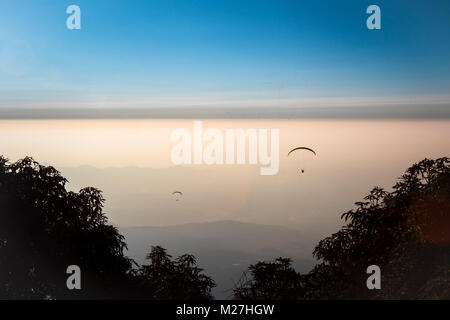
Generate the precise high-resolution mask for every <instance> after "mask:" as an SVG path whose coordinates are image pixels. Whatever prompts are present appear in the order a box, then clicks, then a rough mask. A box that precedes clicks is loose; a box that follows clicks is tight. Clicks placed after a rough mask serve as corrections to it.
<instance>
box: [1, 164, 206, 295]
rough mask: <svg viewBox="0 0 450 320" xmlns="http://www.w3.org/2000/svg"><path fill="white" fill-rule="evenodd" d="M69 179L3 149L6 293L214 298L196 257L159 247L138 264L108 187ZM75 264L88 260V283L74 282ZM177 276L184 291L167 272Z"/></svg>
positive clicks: (85, 273)
mask: <svg viewBox="0 0 450 320" xmlns="http://www.w3.org/2000/svg"><path fill="white" fill-rule="evenodd" d="M66 183H67V180H66V179H65V178H63V177H62V176H61V175H60V173H59V172H58V171H57V170H55V169H54V168H53V167H47V166H42V165H40V164H39V163H37V162H36V161H34V160H33V159H32V158H25V159H23V160H20V161H17V162H16V163H9V162H8V161H7V159H5V158H3V157H1V156H0V299H78V298H81V299H84V298H90V299H103V298H112V299H115V298H155V299H156V298H173V297H175V295H176V297H180V296H182V297H183V298H185V299H190V298H199V299H200V298H210V289H211V287H212V286H213V285H214V283H213V281H212V280H211V279H210V278H208V277H206V276H204V275H203V274H201V269H199V268H197V267H196V264H195V258H194V257H192V256H183V257H181V258H180V260H179V261H176V262H175V263H173V262H171V261H170V259H168V257H167V255H166V253H165V251H164V249H162V248H160V247H158V248H157V250H152V252H151V253H150V255H149V258H150V259H151V261H152V265H151V267H148V268H147V267H144V268H141V269H139V268H138V266H137V264H136V263H135V262H134V261H133V260H131V259H129V258H127V257H126V256H125V255H124V251H125V249H126V244H125V239H124V237H123V236H122V235H120V234H119V232H118V230H117V228H116V227H114V226H112V225H109V224H107V217H106V216H105V214H104V213H103V202H104V199H103V196H102V194H101V192H100V191H99V190H97V189H95V188H84V189H82V190H80V192H78V193H75V192H71V191H67V190H66V188H65V185H66ZM69 265H78V266H79V267H80V268H81V272H82V277H81V279H82V290H73V291H70V290H68V289H67V286H66V280H67V277H68V276H69V275H68V274H66V269H67V267H68V266H69ZM156 273H158V274H159V277H160V278H161V279H156ZM183 273H185V274H183ZM174 275H175V277H174ZM171 277H174V279H176V281H181V280H182V282H180V287H179V288H178V291H175V290H174V283H173V282H170V281H168V280H163V279H171ZM142 283H146V285H145V286H143V285H142ZM167 283H169V284H170V285H167ZM159 285H162V286H164V287H157V286H159ZM144 287H145V289H146V290H144V289H143V288H144Z"/></svg>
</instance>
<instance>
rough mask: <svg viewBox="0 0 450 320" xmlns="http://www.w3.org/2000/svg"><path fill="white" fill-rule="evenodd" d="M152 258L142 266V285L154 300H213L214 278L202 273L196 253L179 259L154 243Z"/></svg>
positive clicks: (149, 256) (140, 272)
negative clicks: (173, 257)
mask: <svg viewBox="0 0 450 320" xmlns="http://www.w3.org/2000/svg"><path fill="white" fill-rule="evenodd" d="M147 259H148V260H149V261H150V263H149V264H148V265H143V266H142V267H141V268H140V269H139V276H140V278H141V282H140V288H141V289H143V293H144V295H145V296H147V297H149V298H151V299H179V300H187V299H189V300H191V299H194V300H201V299H211V298H212V295H211V289H212V288H213V287H214V286H215V283H214V281H213V280H212V279H211V278H210V277H208V276H206V275H204V274H203V273H202V271H203V270H202V269H201V268H199V267H198V266H197V259H196V258H195V257H194V256H193V255H189V254H184V255H182V256H180V257H178V258H177V259H175V260H172V256H171V255H169V254H167V251H166V250H165V249H164V248H162V247H160V246H152V248H151V251H150V253H149V254H148V255H147Z"/></svg>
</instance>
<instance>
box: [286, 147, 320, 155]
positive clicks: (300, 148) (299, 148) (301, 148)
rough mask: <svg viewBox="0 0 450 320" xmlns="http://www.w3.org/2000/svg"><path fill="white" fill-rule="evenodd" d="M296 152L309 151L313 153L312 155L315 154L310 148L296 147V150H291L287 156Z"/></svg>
mask: <svg viewBox="0 0 450 320" xmlns="http://www.w3.org/2000/svg"><path fill="white" fill-rule="evenodd" d="M297 150H308V151H311V152H312V153H314V155H316V152H315V151H314V150H313V149H311V148H308V147H298V148H294V149H292V150H291V151H289V153H288V156H289V155H290V154H291V153H292V152H294V151H297Z"/></svg>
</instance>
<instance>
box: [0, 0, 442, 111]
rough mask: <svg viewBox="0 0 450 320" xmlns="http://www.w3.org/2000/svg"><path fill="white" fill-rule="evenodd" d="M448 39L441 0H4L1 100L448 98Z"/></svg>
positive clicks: (127, 102)
mask: <svg viewBox="0 0 450 320" xmlns="http://www.w3.org/2000/svg"><path fill="white" fill-rule="evenodd" d="M72 4H76V5H78V6H79V7H80V8H81V29H80V30H69V29H67V27H66V19H67V17H68V16H69V15H68V14H67V13H66V8H67V7H68V6H69V5H72ZM371 4H376V5H378V6H379V7H380V8H381V27H382V28H381V30H368V29H367V27H366V19H367V18H368V16H369V15H368V14H367V13H366V8H367V7H368V6H369V5H371ZM448 39H450V2H448V1H445V0H442V1H441V0H435V1H414V0H412V1H400V0H389V1H382V0H370V1H365V0H361V1H351V0H339V1H332V0H327V1H299V0H297V1H282V0H277V1H265V0H245V1H243V0H239V1H235V0H189V1H188V0H180V1H172V0H161V1H160V0H155V1H146V0H145V1H144V0H143V1H140V0H133V1H129V0H128V1H124V0H114V1H105V0H95V1H90V0H71V1H65V0H1V2H0V108H2V107H3V108H5V107H6V108H14V107H33V106H39V107H43V106H51V107H67V106H71V107H74V106H75V107H84V106H100V107H103V106H120V107H125V108H127V107H136V106H157V105H164V106H166V105H167V106H170V105H172V104H173V105H177V104H179V101H182V103H185V104H188V105H195V104H198V103H203V104H206V105H207V104H208V103H214V102H217V101H223V100H231V101H233V100H235V101H261V100H265V99H266V100H270V101H275V102H274V103H276V101H277V100H278V101H280V100H283V99H287V100H289V99H325V100H326V101H328V100H329V99H334V98H339V99H342V98H344V99H345V98H347V97H351V98H355V97H362V98H370V99H374V98H375V99H378V98H379V99H380V100H383V99H384V100H386V99H389V98H392V99H398V97H409V99H410V98H411V97H421V98H422V99H423V97H425V100H426V99H428V98H429V97H432V98H430V99H434V98H435V97H442V96H446V97H448V95H449V92H450V90H449V89H450V72H449V71H450V62H449V61H450V42H449V41H448ZM327 99H328V100H327ZM438 99H441V98H438ZM445 99H447V98H445ZM384 100H383V101H384ZM441 100H442V99H441ZM307 101H309V100H307ZM447 101H450V99H449V100H447Z"/></svg>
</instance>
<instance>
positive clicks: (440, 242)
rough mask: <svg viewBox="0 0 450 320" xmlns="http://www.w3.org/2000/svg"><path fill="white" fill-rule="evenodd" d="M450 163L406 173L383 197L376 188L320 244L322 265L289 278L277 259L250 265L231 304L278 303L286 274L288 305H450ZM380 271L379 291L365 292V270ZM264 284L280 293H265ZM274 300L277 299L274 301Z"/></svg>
mask: <svg viewBox="0 0 450 320" xmlns="http://www.w3.org/2000/svg"><path fill="white" fill-rule="evenodd" d="M449 163H450V160H449V159H448V158H446V157H444V158H440V159H436V160H429V159H425V160H422V161H421V162H419V163H417V164H414V165H413V166H411V167H410V168H409V169H408V170H407V171H406V172H405V174H403V175H402V176H401V177H400V178H399V179H398V181H397V183H396V184H395V185H394V186H393V188H392V191H391V192H388V191H386V190H383V189H382V188H380V187H375V188H374V189H372V191H371V192H370V193H369V195H367V196H366V197H365V198H364V200H363V201H361V202H357V203H356V209H353V210H350V211H348V212H345V213H344V214H342V219H344V221H346V222H347V224H346V225H345V226H344V227H342V228H341V230H339V231H338V232H336V233H334V234H332V235H331V236H329V237H327V238H325V239H323V240H322V241H320V242H319V244H318V245H317V246H316V248H315V250H314V255H315V257H316V258H318V259H319V261H320V263H319V264H318V265H316V267H315V268H314V269H313V270H312V271H311V272H309V273H308V274H304V275H300V274H297V276H294V275H293V274H292V269H291V267H290V265H289V264H286V263H285V265H284V266H283V268H282V269H280V268H278V267H277V266H278V265H279V261H280V260H279V259H278V260H277V261H275V262H266V263H259V264H256V265H252V266H250V268H249V271H250V274H251V275H252V278H251V279H249V280H247V281H244V282H243V283H241V284H240V285H239V286H238V287H237V288H236V289H235V290H234V293H235V297H236V298H241V299H264V298H267V297H270V298H284V296H285V291H283V290H282V289H283V288H282V287H281V286H284V285H282V284H283V283H284V279H286V270H289V274H290V276H289V277H290V278H291V279H293V281H296V280H295V279H298V280H297V282H296V284H295V285H291V287H293V288H296V289H295V290H294V291H295V292H293V293H290V298H299V299H376V298H382V299H417V298H421V299H434V298H437V299H439V298H440V299H442V298H444V299H449V298H450V232H449V230H450V166H449ZM370 265H378V266H379V267H380V268H381V270H382V272H381V274H382V289H381V290H368V289H367V287H366V279H367V277H368V275H367V273H366V269H367V267H368V266H370ZM265 279H272V280H271V283H276V284H278V285H279V287H278V285H277V286H276V288H271V287H270V286H265V281H266V280H265ZM274 293H276V294H277V296H275V297H274V296H273V294H274Z"/></svg>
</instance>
